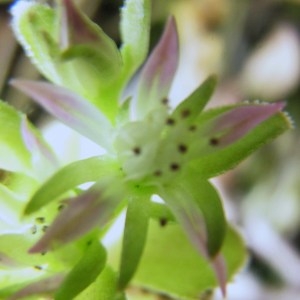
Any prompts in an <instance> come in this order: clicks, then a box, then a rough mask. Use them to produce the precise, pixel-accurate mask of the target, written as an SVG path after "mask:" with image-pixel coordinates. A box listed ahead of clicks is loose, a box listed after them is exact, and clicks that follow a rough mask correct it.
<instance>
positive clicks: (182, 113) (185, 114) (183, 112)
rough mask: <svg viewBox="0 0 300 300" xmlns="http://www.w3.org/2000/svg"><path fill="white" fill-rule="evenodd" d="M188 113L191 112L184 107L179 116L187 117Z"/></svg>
mask: <svg viewBox="0 0 300 300" xmlns="http://www.w3.org/2000/svg"><path fill="white" fill-rule="evenodd" d="M190 114H191V111H190V110H189V109H184V110H183V111H182V112H181V117H182V118H187V117H188V116H189V115H190Z"/></svg>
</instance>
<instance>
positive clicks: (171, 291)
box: [132, 221, 247, 300]
mask: <svg viewBox="0 0 300 300" xmlns="http://www.w3.org/2000/svg"><path fill="white" fill-rule="evenodd" d="M150 224H151V226H150V228H149V229H150V230H149V235H148V240H147V245H146V248H145V251H144V254H143V257H142V259H141V262H140V265H139V268H138V271H137V273H136V275H135V278H134V280H133V283H132V285H133V286H137V287H142V288H144V289H145V288H146V289H149V290H150V291H154V292H156V293H162V294H166V295H169V296H171V297H174V298H178V299H185V300H187V299H189V300H193V299H199V297H201V294H204V293H205V291H207V290H208V289H211V288H215V287H216V286H217V280H216V278H215V276H214V272H213V270H212V269H211V267H210V264H209V262H208V261H207V260H206V259H205V258H203V257H201V256H199V252H198V251H197V250H196V249H195V248H194V247H193V246H192V245H191V244H190V242H189V241H188V240H187V238H186V235H185V234H184V233H183V231H182V229H181V228H180V227H179V226H178V225H175V224H169V225H166V226H163V227H161V226H159V225H158V223H157V222H154V221H151V223H150ZM221 253H222V255H223V256H224V258H225V262H226V266H227V270H228V279H230V278H232V277H233V275H234V274H235V273H236V272H237V271H238V270H239V269H240V268H241V267H242V265H243V264H244V263H245V259H246V253H247V252H246V248H245V245H244V243H243V241H242V239H241V237H240V236H239V235H238V233H237V232H236V231H235V230H234V229H233V228H228V230H227V233H226V237H225V240H224V244H223V246H222V249H221Z"/></svg>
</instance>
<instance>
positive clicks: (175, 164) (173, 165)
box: [170, 163, 180, 171]
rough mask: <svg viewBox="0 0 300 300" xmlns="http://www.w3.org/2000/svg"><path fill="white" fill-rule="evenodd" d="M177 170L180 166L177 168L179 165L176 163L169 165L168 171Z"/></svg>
mask: <svg viewBox="0 0 300 300" xmlns="http://www.w3.org/2000/svg"><path fill="white" fill-rule="evenodd" d="M179 168H180V166H179V164H177V163H172V164H170V169H171V170H172V171H177V170H179Z"/></svg>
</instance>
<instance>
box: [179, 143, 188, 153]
mask: <svg viewBox="0 0 300 300" xmlns="http://www.w3.org/2000/svg"><path fill="white" fill-rule="evenodd" d="M187 149H188V148H187V146H186V145H184V144H179V145H178V151H179V152H180V153H186V151H187Z"/></svg>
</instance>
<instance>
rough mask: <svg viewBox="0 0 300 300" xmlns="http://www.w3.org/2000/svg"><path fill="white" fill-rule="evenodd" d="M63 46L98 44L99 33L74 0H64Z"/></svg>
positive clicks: (61, 33) (61, 40) (62, 18)
mask: <svg viewBox="0 0 300 300" xmlns="http://www.w3.org/2000/svg"><path fill="white" fill-rule="evenodd" d="M60 22H61V24H60V25H61V26H60V28H61V31H60V43H61V47H62V48H63V49H64V48H67V47H69V46H70V45H71V44H97V43H98V42H100V40H99V35H98V34H97V32H96V31H95V28H93V27H92V26H91V25H90V23H89V21H88V19H87V18H86V17H85V16H84V15H83V14H82V13H81V12H80V10H79V9H77V7H76V6H75V5H74V3H73V1H72V0H62V11H61V19H60Z"/></svg>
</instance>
